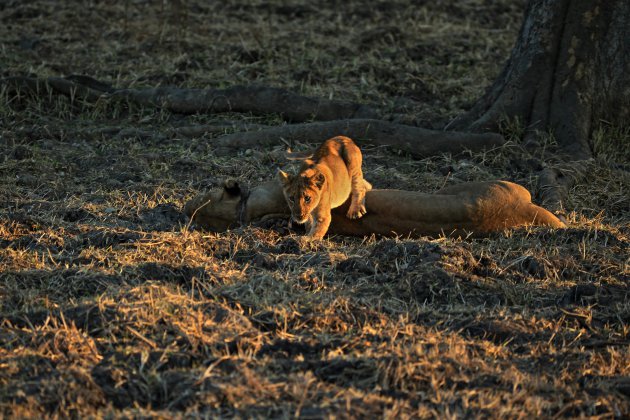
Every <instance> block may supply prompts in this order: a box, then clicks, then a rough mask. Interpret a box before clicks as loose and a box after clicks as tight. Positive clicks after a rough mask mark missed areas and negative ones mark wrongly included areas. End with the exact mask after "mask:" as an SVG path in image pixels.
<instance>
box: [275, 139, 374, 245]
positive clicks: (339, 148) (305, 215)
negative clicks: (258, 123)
mask: <svg viewBox="0 0 630 420" xmlns="http://www.w3.org/2000/svg"><path fill="white" fill-rule="evenodd" d="M362 160H363V157H362V155H361V150H359V148H358V147H357V146H356V145H355V144H354V142H353V141H352V140H351V139H350V138H348V137H344V136H337V137H333V138H331V139H328V140H326V141H325V142H324V143H323V144H322V145H321V146H320V147H319V148H318V149H317V150H316V151H315V153H314V154H313V156H312V158H308V159H305V160H304V163H303V164H302V167H301V168H300V171H299V173H298V174H297V175H290V174H287V173H286V172H283V171H279V172H278V177H279V179H280V181H281V182H282V186H283V192H284V196H285V198H286V200H287V203H288V205H289V208H290V209H291V214H292V217H293V220H295V221H296V222H297V223H305V224H306V228H307V231H308V236H309V237H311V238H314V239H321V238H323V237H324V235H325V234H326V232H327V231H328V227H329V225H330V222H331V220H332V219H331V209H334V208H336V207H339V206H341V205H342V204H344V203H345V202H346V200H347V199H348V197H350V205H349V208H348V209H347V212H346V216H347V217H348V218H350V219H358V218H360V217H362V216H363V215H364V214H365V213H366V209H365V193H366V191H369V190H370V189H372V186H371V185H370V184H369V183H368V182H367V181H365V180H364V179H363V172H362V170H361V163H362Z"/></svg>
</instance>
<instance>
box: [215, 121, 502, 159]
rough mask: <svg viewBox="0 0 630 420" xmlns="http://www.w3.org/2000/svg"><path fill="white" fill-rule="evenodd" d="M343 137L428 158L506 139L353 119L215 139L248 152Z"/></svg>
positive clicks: (494, 144) (221, 144) (220, 144)
mask: <svg viewBox="0 0 630 420" xmlns="http://www.w3.org/2000/svg"><path fill="white" fill-rule="evenodd" d="M338 135H344V136H348V137H350V138H352V139H353V140H355V141H357V142H359V143H361V142H367V143H371V144H377V145H383V146H391V147H393V148H395V149H399V150H402V151H405V152H408V153H410V154H411V155H412V156H416V157H425V156H431V155H436V154H440V153H453V154H457V153H461V152H463V151H464V150H472V151H475V152H476V151H481V150H483V149H490V148H493V147H497V146H500V145H502V144H504V143H505V139H504V138H503V137H502V136H501V135H499V134H496V133H481V134H473V133H460V132H456V131H435V130H427V129H424V128H418V127H413V126H409V125H401V124H393V123H389V122H386V121H381V120H373V119H354V120H338V121H327V122H315V123H308V124H294V125H283V126H279V127H272V128H268V129H265V130H261V131H250V132H247V133H233V134H226V135H224V136H221V137H219V138H217V139H216V140H214V144H216V146H217V148H234V149H248V148H254V147H260V146H274V145H278V144H281V143H282V141H283V140H285V141H291V142H293V141H301V142H321V141H322V140H323V139H327V138H330V137H334V136H338Z"/></svg>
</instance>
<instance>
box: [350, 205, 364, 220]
mask: <svg viewBox="0 0 630 420" xmlns="http://www.w3.org/2000/svg"><path fill="white" fill-rule="evenodd" d="M366 213H367V210H366V209H365V205H357V206H350V208H349V209H348V212H347V213H346V217H347V218H348V219H360V218H361V217H363V215H365V214H366Z"/></svg>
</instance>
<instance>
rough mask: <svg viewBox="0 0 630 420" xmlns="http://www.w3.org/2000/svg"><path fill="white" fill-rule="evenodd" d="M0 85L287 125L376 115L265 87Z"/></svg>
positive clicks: (22, 81)
mask: <svg viewBox="0 0 630 420" xmlns="http://www.w3.org/2000/svg"><path fill="white" fill-rule="evenodd" d="M0 84H4V85H7V86H9V87H12V88H16V89H20V90H25V91H31V92H33V93H34V94H42V93H43V92H46V91H54V92H58V93H62V94H64V95H69V96H73V97H78V98H81V99H84V100H88V101H91V102H95V101H96V100H98V99H102V98H120V99H126V100H128V101H131V102H136V103H138V104H142V105H145V106H155V107H158V108H163V109H167V110H169V111H171V112H175V113H181V114H194V113H197V112H199V113H220V112H251V113H253V114H256V115H265V114H280V115H281V116H282V118H284V119H285V120H286V121H291V122H304V121H312V120H319V121H329V120H337V119H347V118H375V117H378V115H377V112H376V111H375V110H374V109H372V108H371V107H369V106H367V105H361V104H356V103H352V102H343V101H331V100H324V99H317V98H310V97H306V96H301V95H296V94H295V93H292V92H289V91H288V90H285V89H278V88H272V87H265V86H235V87H231V88H228V89H180V88H175V87H158V88H147V89H116V88H113V87H111V86H110V85H107V84H106V83H103V82H100V81H98V80H95V79H92V78H91V77H88V76H68V77H67V78H59V77H50V78H47V79H35V78H31V77H9V78H6V79H2V80H0Z"/></svg>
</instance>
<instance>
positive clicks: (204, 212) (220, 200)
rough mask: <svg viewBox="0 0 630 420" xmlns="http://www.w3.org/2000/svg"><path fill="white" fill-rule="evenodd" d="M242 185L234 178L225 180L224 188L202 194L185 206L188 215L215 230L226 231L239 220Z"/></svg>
mask: <svg viewBox="0 0 630 420" xmlns="http://www.w3.org/2000/svg"><path fill="white" fill-rule="evenodd" d="M241 194H242V191H241V187H240V186H239V184H238V182H237V181H235V180H233V179H228V180H226V181H224V183H223V188H220V189H216V190H212V191H209V192H208V193H206V194H200V195H198V196H197V197H195V198H194V199H192V200H190V201H189V202H188V203H186V206H184V213H185V214H186V216H188V217H190V218H191V219H193V221H195V222H200V223H201V224H202V225H203V226H204V227H206V228H208V229H210V230H213V231H224V230H227V229H229V228H230V227H232V226H233V225H234V224H235V223H237V221H238V215H237V212H238V204H239V202H240V200H241Z"/></svg>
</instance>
